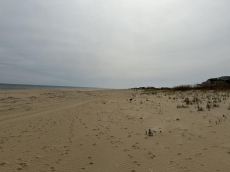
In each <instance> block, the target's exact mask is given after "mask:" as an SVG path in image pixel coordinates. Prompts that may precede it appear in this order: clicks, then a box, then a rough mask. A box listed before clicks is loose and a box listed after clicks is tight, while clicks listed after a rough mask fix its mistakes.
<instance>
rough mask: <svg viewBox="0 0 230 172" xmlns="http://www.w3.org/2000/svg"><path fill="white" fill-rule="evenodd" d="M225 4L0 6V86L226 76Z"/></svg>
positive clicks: (128, 83)
mask: <svg viewBox="0 0 230 172" xmlns="http://www.w3.org/2000/svg"><path fill="white" fill-rule="evenodd" d="M229 9H230V1H224V0H223V1H214V0H211V1H210V0H201V1H187V0H177V1H173V0H168V1H167V0H165V1H157V0H147V1H144V2H143V1H137V0H133V1H128V0H116V1H107V0H98V1H94V0H86V1H80V0H69V1H61V0H60V1H59V0H58V1H57V0H49V1H38V0H32V1H27V0H25V1H16V0H8V1H0V23H1V27H0V40H1V41H0V83H19V84H43V85H67V86H85V87H109V88H128V87H135V86H157V87H160V86H174V85H179V84H194V83H197V82H202V81H204V80H206V79H208V78H210V77H218V76H222V75H230V73H229V64H230V57H229V54H230V49H229V47H230V39H229V38H230V32H229V30H230V22H229V21H230V12H229Z"/></svg>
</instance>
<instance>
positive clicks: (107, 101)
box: [0, 90, 230, 172]
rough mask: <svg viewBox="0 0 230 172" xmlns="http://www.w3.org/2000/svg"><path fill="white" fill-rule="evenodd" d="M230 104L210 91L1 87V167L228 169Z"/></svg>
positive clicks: (104, 171) (102, 171)
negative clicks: (208, 104)
mask: <svg viewBox="0 0 230 172" xmlns="http://www.w3.org/2000/svg"><path fill="white" fill-rule="evenodd" d="M186 98H189V102H188V104H187V105H186V103H185V100H186ZM196 98H198V99H199V100H198V104H197V100H196ZM130 99H132V100H131V101H130ZM193 100H194V101H193ZM208 101H210V105H211V107H210V111H209V110H208V109H207V108H206V106H207V102H208ZM229 103H230V97H229V93H224V92H218V93H215V92H212V91H208V92H199V91H196V92H195V91H189V92H183V93H182V92H167V91H155V92H152V93H151V94H143V92H142V91H133V90H87V91H84V90H24V91H0V172H13V171H17V172H18V171H23V172H24V171H25V172H35V171H36V172H48V171H58V172H151V171H152V172H174V171H175V172H178V171H179V172H180V171H181V172H184V171H191V172H198V171H199V172H214V171H215V172H216V171H222V172H228V171H230V110H228V107H229ZM182 105H183V106H182ZM198 106H199V108H201V107H202V108H203V111H198ZM214 106H219V107H214ZM200 110H201V109H200ZM149 129H151V131H152V132H153V136H148V135H146V133H145V132H146V130H149Z"/></svg>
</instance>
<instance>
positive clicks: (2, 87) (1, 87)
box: [0, 83, 97, 91]
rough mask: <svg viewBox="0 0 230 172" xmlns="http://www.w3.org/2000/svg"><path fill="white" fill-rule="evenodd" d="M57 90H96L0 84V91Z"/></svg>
mask: <svg viewBox="0 0 230 172" xmlns="http://www.w3.org/2000/svg"><path fill="white" fill-rule="evenodd" d="M58 89H97V88H89V87H67V86H48V85H22V84H1V83H0V90H4V91H10V90H58Z"/></svg>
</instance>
